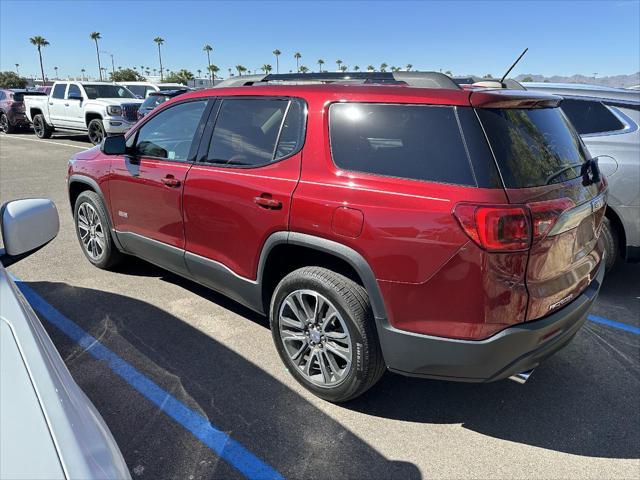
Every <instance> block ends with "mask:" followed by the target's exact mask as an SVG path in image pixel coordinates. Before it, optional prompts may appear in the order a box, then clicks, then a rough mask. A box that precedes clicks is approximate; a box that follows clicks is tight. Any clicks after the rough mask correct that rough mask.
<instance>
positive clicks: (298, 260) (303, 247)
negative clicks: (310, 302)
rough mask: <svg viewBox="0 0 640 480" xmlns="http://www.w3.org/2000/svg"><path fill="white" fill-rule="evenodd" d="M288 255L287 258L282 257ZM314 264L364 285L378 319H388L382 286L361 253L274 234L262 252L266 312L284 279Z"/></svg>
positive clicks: (321, 240)
mask: <svg viewBox="0 0 640 480" xmlns="http://www.w3.org/2000/svg"><path fill="white" fill-rule="evenodd" d="M284 252H286V253H287V255H286V256H285V255H281V254H282V253H284ZM305 253H306V254H307V255H305ZM283 259H285V260H284V261H283ZM310 263H311V264H314V265H313V266H319V267H328V268H331V269H332V270H334V271H335V270H337V271H338V273H341V274H343V275H345V276H347V277H349V278H351V279H352V280H354V281H355V282H356V283H359V284H360V285H362V286H363V287H364V288H365V289H366V291H367V294H368V295H369V299H370V301H371V308H372V309H373V313H374V316H375V317H376V319H379V320H380V319H386V318H387V317H386V312H385V307H384V301H383V298H382V293H381V292H380V287H379V286H378V282H377V281H376V278H375V275H374V274H373V270H372V269H371V267H370V265H369V263H368V262H367V261H366V260H365V258H364V257H363V256H362V255H361V254H360V253H358V252H357V251H355V250H354V249H352V248H351V247H348V246H346V245H344V244H342V243H339V242H335V241H333V240H329V239H326V238H323V237H316V236H314V235H308V234H305V233H298V232H277V233H275V234H272V235H271V236H270V237H269V238H268V239H267V242H266V243H265V245H264V247H263V249H262V252H261V255H260V260H259V264H258V273H257V280H258V282H259V284H260V285H261V287H262V301H263V306H264V311H265V312H268V311H269V302H270V300H271V294H272V293H273V291H274V289H275V286H276V285H277V283H278V282H279V281H280V280H281V279H282V278H283V277H284V275H286V274H288V273H290V272H291V271H293V270H295V269H296V268H299V267H301V266H312V265H310Z"/></svg>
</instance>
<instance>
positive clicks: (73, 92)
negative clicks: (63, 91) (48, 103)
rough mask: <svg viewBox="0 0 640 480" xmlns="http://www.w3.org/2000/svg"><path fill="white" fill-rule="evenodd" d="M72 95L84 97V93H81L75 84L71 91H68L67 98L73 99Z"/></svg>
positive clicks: (70, 88)
mask: <svg viewBox="0 0 640 480" xmlns="http://www.w3.org/2000/svg"><path fill="white" fill-rule="evenodd" d="M71 94H74V95H77V96H80V97H82V92H81V91H80V87H79V86H78V85H75V84H73V83H72V84H71V85H69V90H68V91H67V98H69V97H71Z"/></svg>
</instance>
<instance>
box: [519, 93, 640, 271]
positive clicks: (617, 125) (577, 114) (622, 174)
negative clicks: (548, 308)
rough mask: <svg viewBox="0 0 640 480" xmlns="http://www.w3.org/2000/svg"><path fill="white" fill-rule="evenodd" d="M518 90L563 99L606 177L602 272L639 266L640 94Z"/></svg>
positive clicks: (564, 107)
mask: <svg viewBox="0 0 640 480" xmlns="http://www.w3.org/2000/svg"><path fill="white" fill-rule="evenodd" d="M523 85H524V86H525V88H526V89H527V90H531V91H540V92H548V93H552V94H557V95H561V96H562V97H564V100H563V102H562V104H561V108H562V110H563V111H564V113H565V114H566V115H567V116H568V117H569V120H571V123H573V125H574V127H575V128H576V130H577V131H578V133H579V134H580V136H581V137H582V140H583V141H584V143H585V144H586V146H587V148H588V150H589V152H590V154H591V155H592V156H594V157H598V162H599V164H600V169H601V170H602V171H603V172H604V173H605V175H606V176H607V180H608V181H609V201H608V206H607V212H606V214H605V221H604V230H603V240H604V245H605V249H606V251H607V268H609V269H610V268H611V267H612V266H613V264H614V262H615V261H616V259H618V258H620V257H621V258H622V259H624V260H626V261H628V262H638V261H640V127H639V126H640V92H638V91H633V90H629V89H622V88H609V87H601V86H593V85H577V84H554V83H524V84H523Z"/></svg>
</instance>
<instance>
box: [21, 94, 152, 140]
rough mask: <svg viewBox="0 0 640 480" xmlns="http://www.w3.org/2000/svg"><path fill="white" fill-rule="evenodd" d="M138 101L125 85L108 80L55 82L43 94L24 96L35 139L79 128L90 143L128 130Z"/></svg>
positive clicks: (138, 103) (138, 105)
mask: <svg viewBox="0 0 640 480" xmlns="http://www.w3.org/2000/svg"><path fill="white" fill-rule="evenodd" d="M141 103H142V100H140V99H138V98H136V96H135V95H134V94H133V93H131V92H130V91H129V90H128V89H127V88H126V87H124V86H122V85H117V84H115V83H108V82H56V83H54V84H53V88H52V89H51V93H50V94H49V95H48V96H46V97H44V96H34V95H25V96H24V107H25V113H26V115H27V118H28V120H29V121H30V122H31V123H32V124H33V129H34V131H35V133H36V136H37V137H38V138H49V137H50V136H51V133H52V132H53V131H54V130H71V131H80V132H86V133H87V134H88V135H89V140H90V141H91V143H93V144H94V145H98V144H99V143H100V142H102V140H103V139H104V137H105V136H107V135H116V134H122V133H125V132H126V131H127V130H129V128H131V126H133V124H134V123H136V121H137V120H138V108H140V104H141Z"/></svg>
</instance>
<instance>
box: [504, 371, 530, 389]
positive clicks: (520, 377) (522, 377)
mask: <svg viewBox="0 0 640 480" xmlns="http://www.w3.org/2000/svg"><path fill="white" fill-rule="evenodd" d="M532 373H533V369H531V370H527V371H526V372H520V373H516V374H515V375H511V376H510V377H509V380H513V381H514V382H516V383H519V384H520V385H524V384H525V383H526V382H527V380H529V377H530V376H531V374H532Z"/></svg>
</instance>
